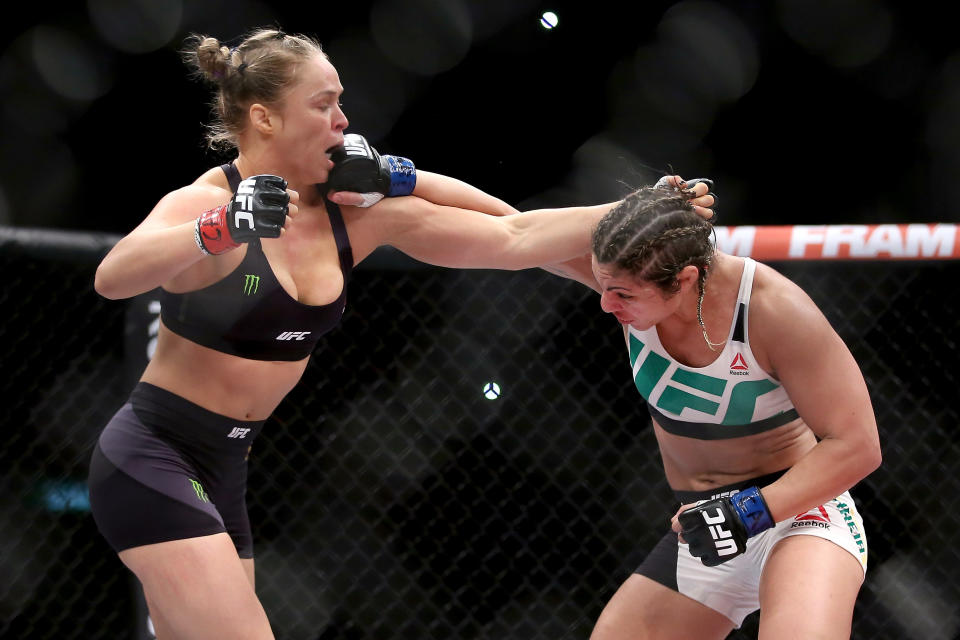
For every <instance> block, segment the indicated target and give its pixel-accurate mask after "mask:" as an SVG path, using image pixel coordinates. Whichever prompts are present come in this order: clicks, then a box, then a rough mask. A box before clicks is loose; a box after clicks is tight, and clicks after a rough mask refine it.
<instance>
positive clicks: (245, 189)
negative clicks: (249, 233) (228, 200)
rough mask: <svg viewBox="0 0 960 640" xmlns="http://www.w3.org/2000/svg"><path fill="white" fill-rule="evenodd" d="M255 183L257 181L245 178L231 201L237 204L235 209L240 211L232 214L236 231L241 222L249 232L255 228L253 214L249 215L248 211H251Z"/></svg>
mask: <svg viewBox="0 0 960 640" xmlns="http://www.w3.org/2000/svg"><path fill="white" fill-rule="evenodd" d="M256 183H257V181H256V180H254V179H253V178H247V179H246V180H244V181H243V182H241V183H240V186H239V187H237V195H236V196H235V197H234V198H233V201H234V202H236V203H237V207H238V208H239V209H241V211H237V212H236V213H234V214H233V226H235V227H236V228H238V229H239V228H240V221H241V220H243V221H244V222H246V223H247V226H248V228H249V229H250V230H253V229H254V228H255V227H254V225H253V214H252V213H250V211H251V210H252V209H253V190H254V187H255V186H256Z"/></svg>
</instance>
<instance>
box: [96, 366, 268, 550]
mask: <svg viewBox="0 0 960 640" xmlns="http://www.w3.org/2000/svg"><path fill="white" fill-rule="evenodd" d="M263 423H264V421H263V420H260V421H254V422H251V421H242V420H234V419H233V418H228V417H226V416H223V415H220V414H217V413H213V412H211V411H208V410H206V409H204V408H203V407H200V406H198V405H195V404H193V403H192V402H189V401H188V400H185V399H184V398H181V397H180V396H178V395H175V394H173V393H170V392H169V391H166V390H164V389H161V388H159V387H156V386H154V385H151V384H147V383H144V382H141V383H139V384H138V385H137V386H136V388H134V390H133V392H132V393H131V394H130V399H129V401H128V402H127V403H126V404H124V405H123V407H121V408H120V410H119V411H118V412H117V413H116V415H114V417H113V418H112V419H111V420H110V422H109V423H108V424H107V426H106V428H104V430H103V432H102V433H101V434H100V439H99V440H98V442H97V445H96V447H94V451H93V457H92V459H91V461H90V475H89V479H88V485H89V490H90V508H91V510H92V512H93V518H94V521H95V522H96V523H97V528H98V529H99V530H100V533H101V534H103V537H104V538H106V539H107V542H109V543H110V546H111V547H113V549H114V550H115V551H117V552H120V551H123V550H124V549H130V548H132V547H138V546H142V545H145V544H153V543H156V542H166V541H168V540H181V539H184V538H194V537H197V536H206V535H211V534H214V533H220V532H224V531H225V532H227V533H228V534H229V535H230V538H231V539H232V540H233V544H234V546H236V548H237V553H238V554H239V556H240V557H241V558H252V557H253V536H252V535H251V532H250V519H249V518H248V516H247V505H246V500H245V498H246V490H247V455H248V454H249V451H250V445H251V443H252V441H253V439H254V438H255V437H256V436H257V434H258V433H259V432H260V429H261V427H262V426H263Z"/></svg>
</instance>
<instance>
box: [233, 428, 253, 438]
mask: <svg viewBox="0 0 960 640" xmlns="http://www.w3.org/2000/svg"><path fill="white" fill-rule="evenodd" d="M248 433H250V429H243V428H241V427H234V428H233V431H231V432H230V433H228V434H227V437H228V438H236V439H238V440H242V439H244V438H246V437H247V434H248Z"/></svg>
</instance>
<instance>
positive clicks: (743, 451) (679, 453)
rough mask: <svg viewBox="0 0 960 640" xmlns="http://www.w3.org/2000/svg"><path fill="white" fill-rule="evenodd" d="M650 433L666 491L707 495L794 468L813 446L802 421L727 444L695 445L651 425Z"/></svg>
mask: <svg viewBox="0 0 960 640" xmlns="http://www.w3.org/2000/svg"><path fill="white" fill-rule="evenodd" d="M653 428H654V433H655V434H656V436H657V442H658V444H659V445H660V455H661V457H662V458H663V467H664V471H665V472H666V476H667V482H668V483H669V484H670V487H671V488H673V489H676V490H681V491H709V490H710V489H712V488H713V487H721V486H724V485H729V484H735V483H738V482H741V481H743V480H748V479H750V478H756V477H758V476H763V475H766V474H769V473H774V472H776V471H781V470H783V469H787V468H789V467H791V466H793V465H794V464H795V463H796V462H797V461H798V460H799V459H800V458H802V457H803V456H804V455H806V454H807V452H809V451H810V449H812V448H813V447H814V445H815V444H816V443H817V439H816V436H814V434H813V432H812V431H811V430H810V428H809V427H808V426H807V425H806V424H804V423H803V421H802V420H801V419H799V418H798V419H796V420H794V421H792V422H789V423H787V424H785V425H783V426H780V427H777V428H776V429H771V430H770V431H766V432H764V433H758V434H754V435H750V436H744V437H741V438H730V439H729V440H697V439H694V438H687V437H683V436H677V435H673V434H671V433H668V432H666V431H664V430H663V429H662V428H661V427H660V425H658V424H657V423H656V421H654V423H653Z"/></svg>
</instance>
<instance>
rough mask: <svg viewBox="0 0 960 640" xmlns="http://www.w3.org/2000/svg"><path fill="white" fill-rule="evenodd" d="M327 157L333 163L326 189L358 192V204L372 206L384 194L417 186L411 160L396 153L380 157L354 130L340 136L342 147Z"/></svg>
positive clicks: (405, 193) (405, 192) (400, 192)
mask: <svg viewBox="0 0 960 640" xmlns="http://www.w3.org/2000/svg"><path fill="white" fill-rule="evenodd" d="M330 159H331V160H333V162H334V166H333V169H331V170H330V177H329V178H328V179H327V188H328V189H329V190H330V191H353V192H356V193H360V194H362V195H363V197H364V204H362V205H360V206H362V207H369V206H371V205H374V204H376V203H378V202H380V200H381V199H382V198H383V197H384V196H391V197H392V196H408V195H410V194H411V193H413V189H414V187H416V186H417V170H416V168H415V167H414V166H413V162H411V161H410V160H408V159H407V158H401V157H400V156H381V155H380V154H379V153H377V150H376V149H374V148H373V147H371V146H370V145H369V144H368V143H367V140H366V138H364V137H363V136H361V135H359V134H356V133H348V134H347V135H345V136H343V146H342V147H337V148H336V149H334V150H333V151H332V152H331V153H330Z"/></svg>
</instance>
